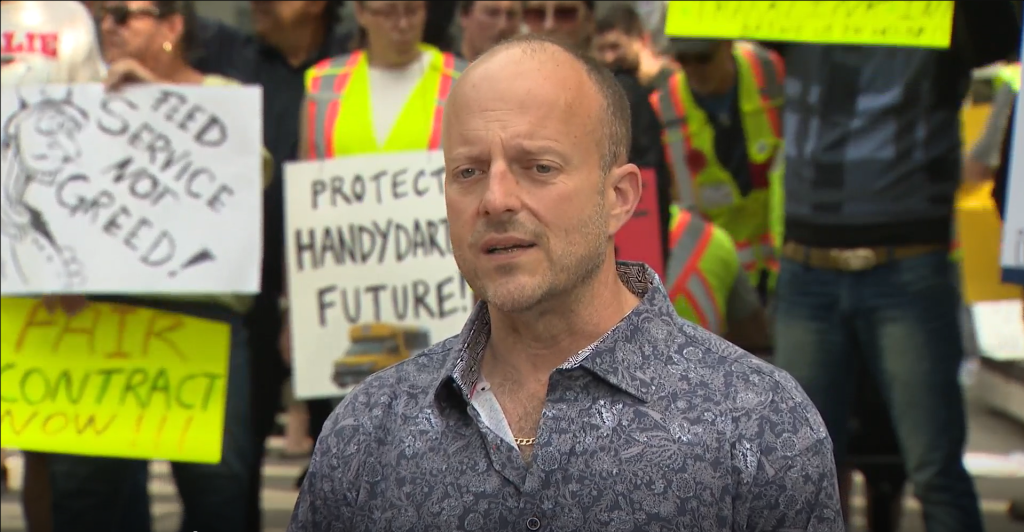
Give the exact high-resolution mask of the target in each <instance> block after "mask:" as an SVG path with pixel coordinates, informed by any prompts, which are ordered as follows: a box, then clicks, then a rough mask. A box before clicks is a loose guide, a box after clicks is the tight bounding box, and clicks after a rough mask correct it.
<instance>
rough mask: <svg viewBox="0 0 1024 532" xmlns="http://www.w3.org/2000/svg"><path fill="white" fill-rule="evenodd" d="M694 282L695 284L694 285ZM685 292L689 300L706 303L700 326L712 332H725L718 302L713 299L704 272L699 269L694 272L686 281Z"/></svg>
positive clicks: (697, 306) (709, 284) (713, 293)
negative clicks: (688, 280)
mask: <svg viewBox="0 0 1024 532" xmlns="http://www.w3.org/2000/svg"><path fill="white" fill-rule="evenodd" d="M695 284H696V286H694V285H695ZM687 292H688V293H689V294H690V297H691V301H695V302H702V303H701V304H702V305H707V307H706V308H705V310H704V314H705V315H706V316H705V318H704V323H702V324H701V326H702V327H704V328H705V329H707V330H709V331H711V332H714V333H722V332H725V328H724V327H722V323H721V319H720V318H721V316H722V310H721V309H720V308H718V302H717V301H715V292H714V291H713V290H712V289H711V283H709V282H708V278H707V277H705V276H704V272H702V271H700V270H699V269H698V270H697V271H695V272H694V275H693V279H691V281H690V282H689V283H687ZM700 306H701V305H694V306H693V307H694V309H697V308H699V307H700Z"/></svg>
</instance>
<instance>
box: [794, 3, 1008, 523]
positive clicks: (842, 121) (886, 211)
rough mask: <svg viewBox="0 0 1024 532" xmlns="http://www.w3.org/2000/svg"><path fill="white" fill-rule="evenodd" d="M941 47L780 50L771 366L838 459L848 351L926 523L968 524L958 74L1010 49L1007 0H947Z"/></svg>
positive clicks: (972, 496)
mask: <svg viewBox="0 0 1024 532" xmlns="http://www.w3.org/2000/svg"><path fill="white" fill-rule="evenodd" d="M955 5H956V7H955V13H954V24H953V26H954V31H953V37H952V44H951V48H950V49H949V50H937V49H924V48H887V47H867V46H864V47H857V46H824V45H822V46H819V45H809V44H808V45H805V44H793V45H785V46H776V48H778V49H779V50H780V51H781V52H782V53H783V57H784V59H785V63H786V74H787V76H786V82H785V88H786V95H785V96H786V108H785V114H786V121H787V125H786V130H785V131H786V139H785V143H786V152H785V153H786V176H785V198H786V202H785V210H786V221H785V234H786V243H785V245H784V247H783V251H782V253H783V257H784V260H783V261H782V267H781V272H780V274H779V279H778V286H777V308H776V316H775V320H776V323H775V330H776V332H775V363H776V364H778V365H779V366H780V367H781V368H782V369H784V370H786V371H787V372H789V373H791V374H792V375H793V376H794V377H795V378H796V379H797V381H798V382H800V384H801V386H802V387H803V388H804V390H806V391H807V394H808V395H809V396H810V397H811V399H812V400H813V401H814V403H815V405H816V406H817V407H818V410H819V411H820V412H821V414H822V417H823V418H824V420H825V423H826V425H827V426H828V428H829V433H830V434H831V436H832V441H833V442H834V444H835V449H836V460H837V461H838V463H839V464H845V461H846V447H847V423H848V419H849V414H850V404H849V402H850V401H849V398H850V397H851V396H852V394H853V391H854V386H857V385H858V384H859V383H858V382H857V381H856V379H853V378H851V374H853V372H852V369H853V368H855V364H856V363H857V362H858V359H860V361H861V362H863V363H864V364H865V365H866V367H867V368H869V369H870V371H871V374H872V376H873V377H874V379H875V381H876V382H877V383H878V385H879V386H880V388H881V394H882V396H883V397H885V399H886V404H887V406H888V408H889V411H890V414H891V416H892V421H893V425H894V428H895V430H896V434H897V438H898V441H899V450H900V451H901V453H902V455H903V459H904V461H905V468H906V471H907V473H908V477H909V481H910V483H911V484H912V485H913V487H914V494H915V495H916V496H917V498H918V500H919V501H920V503H921V506H922V512H923V514H924V521H925V526H926V528H927V530H928V532H945V531H950V532H952V531H956V532H974V531H980V530H982V529H983V525H982V519H981V515H980V511H979V506H978V498H977V493H976V492H975V488H974V483H973V481H972V479H971V477H970V475H969V474H968V472H967V471H966V469H965V468H964V465H963V461H962V455H963V451H964V446H965V443H966V432H967V427H966V419H965V417H966V416H965V412H964V404H963V395H962V391H961V387H960V381H959V375H960V366H961V362H962V360H963V359H964V354H963V343H962V341H961V337H960V334H961V333H960V324H959V312H960V304H961V301H960V293H959V289H958V287H957V284H956V282H955V278H954V276H955V271H954V269H953V268H954V266H953V263H952V262H951V261H950V260H949V259H950V258H949V250H950V240H951V231H950V229H951V227H952V224H953V202H954V197H955V193H956V190H957V187H958V185H959V183H960V168H961V159H960V157H961V156H960V153H961V141H960V120H959V114H960V106H961V102H963V100H964V96H965V95H966V92H967V89H968V86H969V83H970V68H973V67H978V66H982V65H985V64H989V63H992V62H994V61H997V60H1002V59H1005V58H1007V57H1009V56H1010V55H1011V54H1013V53H1016V51H1017V50H1018V48H1019V43H1020V36H1021V28H1020V21H1019V19H1018V18H1017V17H1016V16H1015V14H1014V12H1013V9H1014V8H1013V3H1012V2H1003V1H1001V2H956V4H955Z"/></svg>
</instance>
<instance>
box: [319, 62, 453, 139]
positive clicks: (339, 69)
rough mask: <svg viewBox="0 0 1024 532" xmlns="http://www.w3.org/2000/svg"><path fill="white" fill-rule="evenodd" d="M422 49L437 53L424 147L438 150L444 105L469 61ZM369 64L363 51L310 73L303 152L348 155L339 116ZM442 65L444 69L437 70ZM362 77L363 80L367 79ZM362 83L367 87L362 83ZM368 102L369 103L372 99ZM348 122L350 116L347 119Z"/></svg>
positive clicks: (322, 64) (325, 64)
mask: <svg viewBox="0 0 1024 532" xmlns="http://www.w3.org/2000/svg"><path fill="white" fill-rule="evenodd" d="M422 48H423V49H424V52H425V53H433V54H437V56H435V57H434V58H432V59H431V64H432V65H433V67H432V68H433V69H434V70H433V72H435V75H438V85H437V93H436V100H435V102H436V104H435V107H434V108H433V109H432V110H431V111H430V124H429V128H430V130H429V132H428V134H427V136H426V138H425V140H426V142H425V144H426V145H425V146H423V148H425V149H428V150H437V149H440V147H441V125H442V123H443V121H444V104H445V102H447V100H448V96H449V94H450V93H451V89H452V86H453V85H454V81H455V79H456V78H457V77H458V76H459V74H460V73H461V72H462V70H464V69H465V67H466V65H467V64H468V63H466V62H465V61H462V60H460V59H457V58H456V57H455V56H454V55H453V54H449V53H441V52H440V51H437V50H436V49H434V48H433V47H429V46H426V45H423V46H422ZM438 56H439V57H440V63H441V64H440V65H438V64H437V63H436V62H435V61H436V58H437V57H438ZM365 63H366V60H365V52H363V51H362V50H359V51H356V52H353V53H352V54H348V55H343V56H339V57H336V58H332V59H328V60H325V61H322V62H321V63H319V64H317V65H316V66H314V67H313V68H312V69H310V70H309V72H308V73H307V81H306V90H307V94H306V100H307V101H306V106H307V107H306V112H307V117H306V131H304V132H303V133H304V137H305V138H306V143H305V145H306V148H305V149H306V153H305V154H303V155H304V156H305V157H307V158H310V159H322V158H328V159H329V158H333V157H337V156H341V155H347V154H348V153H344V152H343V153H339V152H338V149H339V148H338V145H339V142H338V141H340V140H342V139H340V138H336V137H335V135H336V132H337V131H339V126H344V125H342V124H338V119H339V117H340V116H341V115H342V109H343V106H344V105H345V94H346V90H347V89H348V88H349V86H350V83H351V81H352V78H353V75H354V74H355V73H356V72H357V69H365V68H367V65H366V64H365ZM438 68H439V69H440V72H437V70H438ZM360 75H364V74H360ZM360 79H361V80H362V79H363V78H360ZM359 86H360V87H363V85H362V83H360V85H359ZM361 92H362V91H361ZM413 94H414V95H415V94H416V92H415V91H414V93H413ZM410 97H412V96H410ZM365 103H367V104H368V103H369V102H365ZM350 111H351V110H350ZM347 113H348V112H346V114H347ZM403 116H404V111H403V114H400V115H399V116H398V117H397V119H396V122H395V126H396V127H397V126H398V124H400V123H401V121H402V117H403ZM371 120H372V119H371ZM347 121H348V119H346V122H347ZM342 131H344V130H342ZM403 131H404V130H403ZM343 144H344V143H343Z"/></svg>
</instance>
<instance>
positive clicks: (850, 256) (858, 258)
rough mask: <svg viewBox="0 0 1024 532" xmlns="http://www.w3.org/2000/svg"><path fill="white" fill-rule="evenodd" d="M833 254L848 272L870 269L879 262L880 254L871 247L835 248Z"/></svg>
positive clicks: (841, 266)
mask: <svg viewBox="0 0 1024 532" xmlns="http://www.w3.org/2000/svg"><path fill="white" fill-rule="evenodd" d="M831 255H832V259H833V260H835V261H836V263H838V264H839V267H840V268H841V269H842V270H843V271H848V272H860V271H864V270H870V269H871V268H874V267H875V266H876V265H877V264H878V255H876V254H875V250H873V249H871V248H856V249H833V250H832V253H831Z"/></svg>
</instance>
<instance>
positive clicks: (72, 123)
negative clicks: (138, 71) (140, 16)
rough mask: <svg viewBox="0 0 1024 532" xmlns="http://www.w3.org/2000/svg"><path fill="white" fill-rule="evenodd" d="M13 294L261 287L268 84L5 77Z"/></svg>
mask: <svg viewBox="0 0 1024 532" xmlns="http://www.w3.org/2000/svg"><path fill="white" fill-rule="evenodd" d="M0 101H2V112H0V113H2V116H0V120H2V123H3V130H2V135H3V139H2V152H3V153H2V161H0V166H2V170H0V178H2V180H3V186H2V191H0V246H2V257H0V258H2V263H0V272H2V281H3V282H2V293H3V295H31V294H39V293H54V292H63V293H68V292H71V293H107V294H111V293H151V294H152V293H223V292H235V293H254V292H257V291H258V290H259V286H260V264H261V257H262V234H263V231H262V198H263V194H262V190H263V159H262V144H263V141H262V137H263V134H262V118H261V117H262V97H261V89H259V88H258V87H245V86H209V87H207V86H182V85H143V86H133V87H127V88H125V89H123V90H119V91H117V92H108V91H106V90H104V88H103V86H102V85H99V84H85V85H71V86H66V85H46V86H25V87H4V88H3V90H2V94H0Z"/></svg>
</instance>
